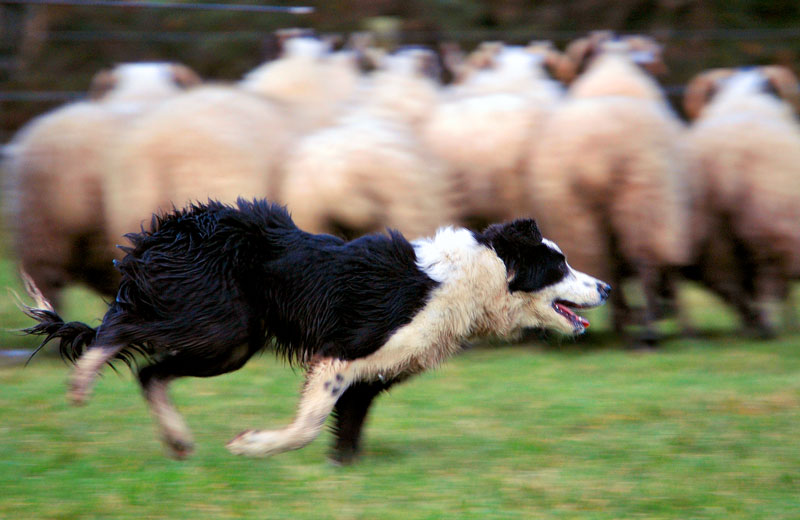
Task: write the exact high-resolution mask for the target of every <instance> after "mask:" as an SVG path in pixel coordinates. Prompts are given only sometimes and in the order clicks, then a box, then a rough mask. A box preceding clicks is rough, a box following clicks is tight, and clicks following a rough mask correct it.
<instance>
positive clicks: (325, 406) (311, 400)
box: [227, 358, 353, 457]
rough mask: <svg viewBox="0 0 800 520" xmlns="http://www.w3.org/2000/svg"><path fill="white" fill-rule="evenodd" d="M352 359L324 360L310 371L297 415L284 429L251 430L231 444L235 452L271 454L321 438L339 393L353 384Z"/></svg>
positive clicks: (230, 449) (242, 453)
mask: <svg viewBox="0 0 800 520" xmlns="http://www.w3.org/2000/svg"><path fill="white" fill-rule="evenodd" d="M349 369H350V362H347V361H342V360H338V359H331V358H328V359H323V360H322V361H319V362H317V363H316V364H314V366H312V367H311V369H310V370H309V371H308V373H307V374H306V382H305V386H304V388H303V394H302V396H301V398H300V405H299V406H298V409H297V416H296V417H295V419H294V421H293V422H292V424H290V425H289V426H287V427H285V428H282V429H280V430H247V431H244V432H242V433H240V434H239V435H237V436H236V437H235V438H233V440H231V441H230V442H229V443H228V444H227V448H228V451H230V452H231V453H233V454H235V455H248V456H251V457H267V456H270V455H275V454H276V453H282V452H284V451H289V450H296V449H299V448H302V447H303V446H305V445H306V444H308V443H310V442H311V441H313V440H314V439H316V438H317V435H319V432H320V431H321V430H322V426H323V424H325V419H327V418H328V415H330V413H331V410H333V407H334V405H335V404H336V401H337V400H338V399H339V396H341V395H342V393H344V391H345V390H346V389H347V387H348V386H350V384H352V383H353V380H352V377H353V376H352V374H351V370H349Z"/></svg>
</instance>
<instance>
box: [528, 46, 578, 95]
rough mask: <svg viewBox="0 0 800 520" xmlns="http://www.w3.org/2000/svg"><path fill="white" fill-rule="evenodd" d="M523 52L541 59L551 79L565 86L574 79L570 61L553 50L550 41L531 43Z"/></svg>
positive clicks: (553, 47)
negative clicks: (525, 51)
mask: <svg viewBox="0 0 800 520" xmlns="http://www.w3.org/2000/svg"><path fill="white" fill-rule="evenodd" d="M525 50H527V51H528V52H530V53H531V54H534V55H536V56H541V57H542V63H543V64H544V68H545V69H546V70H547V73H548V74H550V76H551V77H553V78H555V79H557V80H558V81H560V82H562V83H564V84H566V83H569V82H570V81H572V80H573V78H574V77H575V70H574V68H573V66H572V60H570V59H569V58H567V56H566V55H565V54H564V53H562V52H560V51H559V50H558V49H556V48H555V46H554V45H553V42H551V41H547V40H545V41H533V42H530V43H529V44H528V46H527V47H525Z"/></svg>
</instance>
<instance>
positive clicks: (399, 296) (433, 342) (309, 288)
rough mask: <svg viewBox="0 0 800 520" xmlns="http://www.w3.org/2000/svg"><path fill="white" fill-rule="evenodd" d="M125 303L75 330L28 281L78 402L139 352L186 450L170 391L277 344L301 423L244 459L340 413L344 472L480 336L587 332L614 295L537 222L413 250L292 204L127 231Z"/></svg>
mask: <svg viewBox="0 0 800 520" xmlns="http://www.w3.org/2000/svg"><path fill="white" fill-rule="evenodd" d="M126 237H127V238H128V239H129V240H130V241H131V243H132V247H128V248H123V249H124V251H125V252H126V256H125V257H124V259H123V260H122V261H121V262H119V263H118V264H117V268H118V269H119V271H120V272H121V274H122V281H121V282H120V285H119V291H118V293H117V296H116V299H115V301H113V302H112V303H111V304H110V305H109V309H108V311H107V312H106V314H105V317H104V318H103V321H102V323H101V324H100V326H98V327H97V328H96V329H93V328H91V327H89V326H88V325H86V324H83V323H79V322H69V323H65V322H64V321H63V320H62V319H61V318H60V317H59V316H58V315H57V314H56V313H55V312H54V311H53V309H52V307H51V306H50V305H49V304H48V302H47V301H46V300H45V299H44V298H43V297H42V296H41V294H40V293H38V291H37V289H36V287H35V286H33V285H32V282H30V281H29V280H28V291H29V293H30V294H31V295H32V296H33V297H34V298H35V300H36V306H35V307H23V310H24V311H25V312H26V313H27V314H28V316H30V317H32V318H34V319H35V320H37V321H38V323H37V324H36V325H34V326H32V327H30V328H28V329H25V331H26V332H28V333H30V334H38V335H44V336H45V339H44V340H43V342H42V345H41V346H40V347H39V348H40V349H41V348H42V346H44V344H46V343H47V342H48V341H50V340H53V339H56V338H57V339H59V341H60V343H59V350H60V352H61V355H62V356H63V357H64V358H66V359H67V360H69V361H72V362H74V363H75V368H74V370H73V372H72V375H71V379H70V384H69V397H70V399H71V401H72V402H73V403H74V404H82V403H84V402H85V401H86V399H87V397H88V395H89V393H90V391H91V387H92V384H93V382H94V380H95V378H96V376H97V374H98V371H99V370H100V369H101V367H102V366H103V365H104V364H105V363H109V362H111V361H113V360H114V359H121V360H124V361H126V362H128V363H130V361H131V358H132V357H134V356H135V355H136V354H143V355H144V359H145V360H146V364H145V365H144V366H143V367H142V368H141V369H138V370H137V375H138V379H139V382H140V383H141V386H142V389H143V391H144V397H145V399H146V400H147V402H148V404H149V407H150V410H151V411H152V413H153V416H154V417H155V420H156V422H157V423H158V425H159V429H160V433H161V436H162V437H163V439H164V442H165V444H166V446H167V448H168V450H169V453H170V454H171V455H172V456H174V457H178V458H181V457H185V456H187V455H188V454H189V453H190V452H191V450H192V437H191V433H190V431H189V429H188V427H187V426H186V423H185V422H184V420H183V418H182V417H181V415H180V414H179V413H178V412H177V410H176V409H175V408H174V406H173V405H172V403H171V402H170V400H169V398H168V395H167V387H168V385H169V383H170V382H171V381H173V380H174V379H176V378H178V377H183V376H196V377H210V376H216V375H219V374H224V373H226V372H231V371H234V370H237V369H239V368H240V367H242V366H243V365H244V364H245V363H246V362H247V360H249V359H250V358H251V357H252V356H253V355H254V354H255V353H257V352H259V351H261V350H264V349H265V348H267V347H268V346H270V345H274V347H275V348H276V350H277V352H278V353H279V354H281V355H283V356H284V357H285V358H287V359H288V360H290V361H291V362H293V363H295V364H297V365H299V366H301V367H302V368H303V369H305V371H306V379H305V385H304V387H303V390H302V396H301V399H300V403H299V406H298V410H297V415H296V416H295V418H294V420H293V422H292V423H291V424H290V425H289V426H287V427H285V428H283V429H279V430H247V431H245V432H243V433H241V434H239V435H238V436H236V437H235V438H234V439H233V440H231V441H230V442H229V443H228V444H227V448H228V450H229V451H231V452H232V453H234V454H238V455H249V456H268V455H273V454H276V453H280V452H283V451H287V450H293V449H298V448H301V447H303V446H305V445H306V444H308V443H309V442H311V441H312V440H313V439H314V438H316V437H317V435H318V434H319V432H320V430H321V429H322V426H323V424H324V423H325V420H326V418H327V417H328V415H330V414H331V412H332V411H333V412H334V414H335V416H336V424H335V426H334V431H335V433H336V437H337V438H336V444H335V447H334V453H333V458H334V460H338V461H340V462H349V461H350V460H351V459H352V458H353V457H354V456H355V455H356V454H357V453H358V450H359V442H360V441H359V440H360V435H361V429H362V426H363V423H364V419H365V417H366V414H367V411H368V409H369V406H370V404H371V402H372V400H373V399H374V397H375V396H376V395H378V394H379V393H380V392H382V391H384V390H386V389H387V388H389V387H390V386H391V385H392V384H394V383H397V382H399V381H401V380H404V379H406V378H408V377H409V376H411V375H414V374H417V373H420V372H422V371H424V370H427V369H430V368H433V367H435V366H437V365H439V364H440V363H441V362H442V361H444V360H445V359H447V358H448V357H450V356H452V355H453V354H455V353H456V352H458V351H459V350H460V348H461V346H462V344H463V343H464V342H465V340H467V339H469V338H473V337H478V336H485V335H496V336H505V337H508V336H513V335H514V334H515V333H516V332H518V331H520V330H522V329H523V328H526V327H546V328H550V329H554V330H556V331H560V332H562V333H565V334H580V333H582V332H583V331H584V330H585V329H586V327H588V326H589V322H588V321H587V320H586V319H584V318H583V317H580V316H578V315H577V314H575V313H574V312H573V310H572V309H575V308H587V307H594V306H597V305H600V304H602V303H603V302H604V301H605V300H606V299H607V298H608V294H609V291H610V286H609V285H608V284H606V283H604V282H601V281H599V280H597V279H595V278H592V277H591V276H588V275H586V274H583V273H580V272H578V271H575V270H574V269H572V268H571V267H570V266H569V265H568V264H567V262H566V259H565V257H564V255H563V254H562V252H561V251H560V250H559V249H558V247H557V246H556V245H555V244H554V243H552V242H550V241H548V240H546V239H543V238H542V235H541V234H540V232H539V230H538V228H537V227H536V223H535V222H534V221H533V220H530V219H526V220H515V221H513V222H510V223H505V224H495V225H492V226H489V227H488V228H487V229H486V230H484V231H483V232H480V233H477V232H472V231H469V230H466V229H454V228H444V229H441V230H439V231H438V232H437V233H436V235H435V236H434V237H433V238H425V239H421V240H416V241H413V242H409V241H407V240H406V239H405V238H403V236H402V235H400V234H399V233H397V232H394V231H389V232H388V234H373V235H368V236H364V237H361V238H358V239H356V240H353V241H351V242H345V241H344V240H342V239H340V238H337V237H334V236H330V235H314V234H310V233H306V232H304V231H301V230H300V229H298V228H297V227H296V226H295V225H294V223H293V222H292V219H291V217H290V216H289V213H288V212H287V210H286V209H285V208H284V207H281V206H278V205H275V204H272V203H269V202H267V201H264V200H255V201H246V200H243V199H239V200H238V201H237V204H236V207H233V206H229V205H225V204H221V203H219V202H215V201H209V202H208V203H207V204H196V205H192V206H189V207H188V208H186V209H184V210H175V211H173V212H171V213H169V214H167V215H161V216H154V217H153V220H152V222H151V225H150V229H149V230H144V229H143V230H142V231H141V232H140V233H132V234H129V235H126Z"/></svg>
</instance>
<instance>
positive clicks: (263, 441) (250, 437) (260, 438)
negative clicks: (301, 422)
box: [225, 430, 287, 457]
mask: <svg viewBox="0 0 800 520" xmlns="http://www.w3.org/2000/svg"><path fill="white" fill-rule="evenodd" d="M284 437H285V435H283V433H282V432H281V431H273V430H245V431H243V432H242V433H240V434H239V435H237V436H236V437H234V438H233V439H231V440H230V441H229V442H228V444H226V445H225V447H226V448H227V449H228V451H229V452H231V453H233V454H234V455H244V456H246V457H269V456H270V455H275V454H276V453H281V452H283V451H286V449H287V448H286V447H284V444H285V442H284V440H285V439H284Z"/></svg>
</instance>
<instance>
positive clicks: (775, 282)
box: [754, 262, 782, 338]
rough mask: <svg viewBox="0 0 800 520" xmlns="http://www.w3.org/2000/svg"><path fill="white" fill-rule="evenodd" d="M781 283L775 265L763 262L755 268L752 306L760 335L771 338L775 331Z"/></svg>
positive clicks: (779, 273) (778, 270)
mask: <svg viewBox="0 0 800 520" xmlns="http://www.w3.org/2000/svg"><path fill="white" fill-rule="evenodd" d="M781 283H782V276H781V272H780V269H779V268H778V266H777V265H774V264H772V263H769V262H764V263H763V264H762V265H759V266H758V267H757V268H756V276H755V281H754V289H755V290H754V293H755V297H754V306H755V312H756V319H757V333H758V334H759V336H760V337H763V338H771V337H774V336H775V335H776V333H777V326H776V321H777V315H778V309H777V307H778V302H779V300H780V295H781V293H782V291H781V288H780V286H781Z"/></svg>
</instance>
